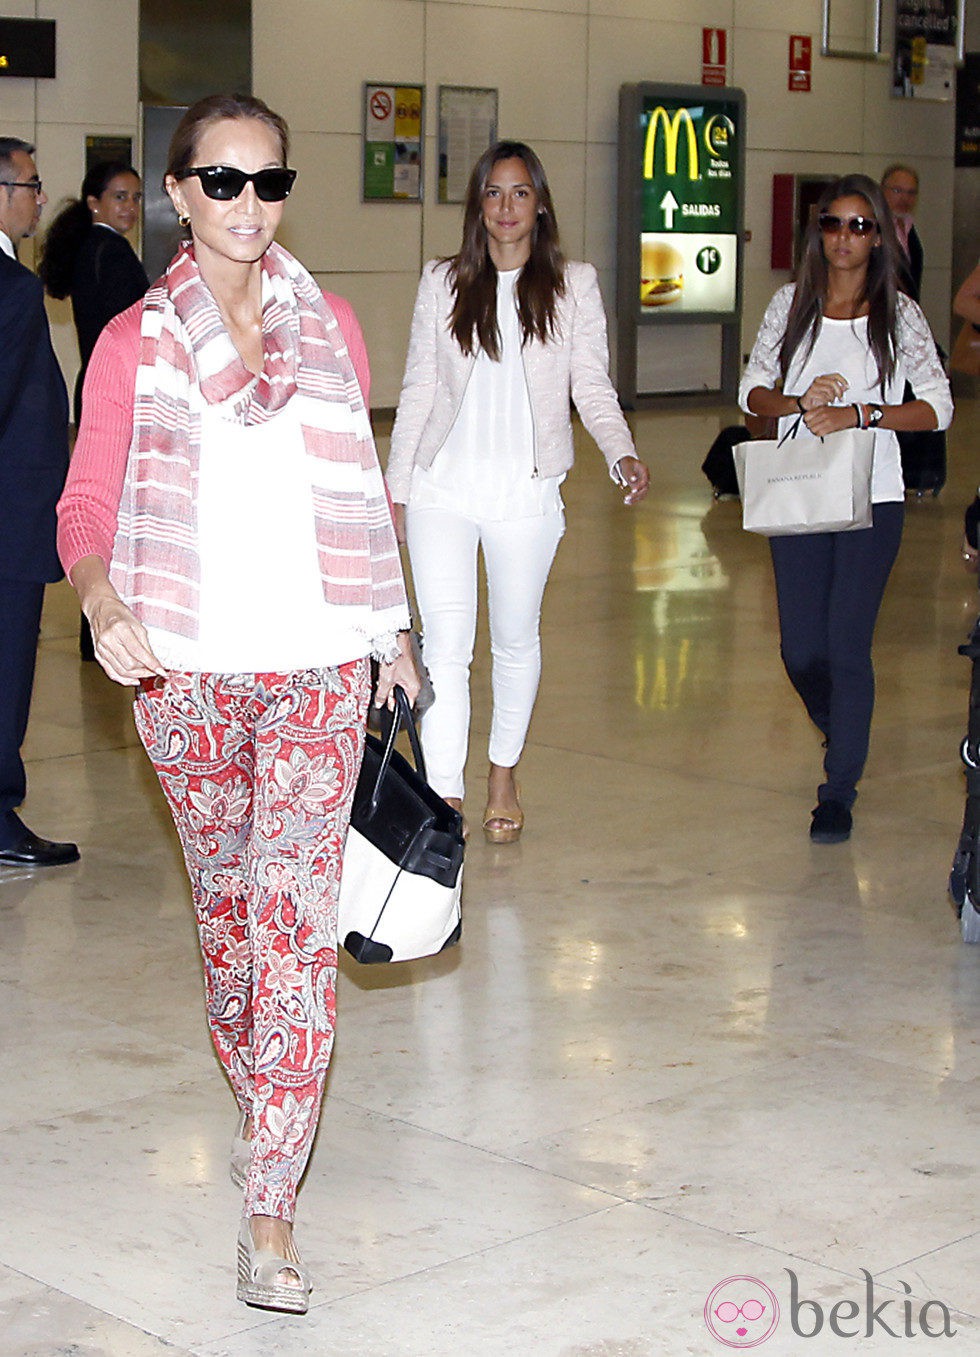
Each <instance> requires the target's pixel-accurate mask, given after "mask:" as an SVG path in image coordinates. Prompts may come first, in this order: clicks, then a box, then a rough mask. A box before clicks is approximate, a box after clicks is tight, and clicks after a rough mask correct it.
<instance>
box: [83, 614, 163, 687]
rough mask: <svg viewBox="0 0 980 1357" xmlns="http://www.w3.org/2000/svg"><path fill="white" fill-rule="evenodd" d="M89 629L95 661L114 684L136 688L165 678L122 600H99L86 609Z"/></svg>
mask: <svg viewBox="0 0 980 1357" xmlns="http://www.w3.org/2000/svg"><path fill="white" fill-rule="evenodd" d="M85 616H86V617H87V618H88V623H89V626H90V627H91V628H92V643H93V645H94V647H95V658H96V659H97V660H98V662H99V664H101V666H102V668H103V669H104V670H105V671H106V673H107V674H108V675H109V677H110V678H111V679H112V680H113V682H114V683H121V684H122V685H123V686H124V687H126V688H135V687H137V686H138V684H139V681H140V679H144V678H152V677H153V676H154V675H156V676H157V677H159V678H163V677H165V676H166V673H167V671H166V669H165V668H164V667H163V665H162V664H161V663H160V661H159V660H158V659H157V657H156V656H155V655H154V653H153V650H152V649H151V647H150V641H149V637H148V636H147V634H146V628H145V627H144V626H143V624H142V622H138V621H137V620H136V618H135V616H134V615H133V613H132V612H131V611H130V609H129V608H127V607H126V605H125V603H123V601H122V599H121V598H118V597H116V598H109V597H102V598H98V599H96V600H95V602H94V603H92V604H91V605H90V606H89V608H88V609H86V610H85Z"/></svg>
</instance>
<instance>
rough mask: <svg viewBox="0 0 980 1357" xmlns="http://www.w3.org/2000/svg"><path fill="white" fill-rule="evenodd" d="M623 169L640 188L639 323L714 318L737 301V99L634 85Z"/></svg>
mask: <svg viewBox="0 0 980 1357" xmlns="http://www.w3.org/2000/svg"><path fill="white" fill-rule="evenodd" d="M640 88H641V91H642V93H641V95H640V102H639V107H638V110H637V119H638V129H637V130H638V134H639V135H638V137H637V139H636V158H635V163H634V164H633V167H632V179H633V183H634V185H635V187H636V189H637V190H638V193H639V221H638V223H637V225H638V228H639V237H640V239H639V242H638V243H639V249H638V251H637V264H638V276H637V278H636V286H635V301H636V311H637V315H638V318H639V320H640V321H641V323H642V322H646V321H649V322H651V323H654V324H655V323H657V322H658V321H659V320H661V319H662V318H664V317H666V316H683V317H685V318H686V319H688V320H690V319H693V318H694V317H701V318H704V319H708V318H710V319H712V320H719V319H721V318H723V317H731V316H733V315H735V313H736V311H737V309H738V299H739V263H740V255H741V250H740V245H741V241H740V218H741V199H742V174H741V166H742V159H743V150H744V148H743V145H742V142H743V139H744V101H743V100H742V99H741V98H740V94H741V92H740V91H737V90H736V91H733V90H726V89H721V90H719V91H718V92H717V93H715V92H714V91H712V93H711V94H708V93H707V92H706V91H705V90H704V89H703V88H700V87H696V88H697V89H698V94H697V97H696V98H691V97H690V95H689V94H688V93H685V92H684V91H683V90H681V91H680V92H676V93H671V92H670V87H667V86H661V87H657V86H641V87H640Z"/></svg>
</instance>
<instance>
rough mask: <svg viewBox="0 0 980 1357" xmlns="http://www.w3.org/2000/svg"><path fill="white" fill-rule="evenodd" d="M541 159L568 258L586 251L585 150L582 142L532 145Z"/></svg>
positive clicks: (562, 244)
mask: <svg viewBox="0 0 980 1357" xmlns="http://www.w3.org/2000/svg"><path fill="white" fill-rule="evenodd" d="M532 145H533V147H534V150H535V151H537V153H538V155H539V156H540V157H541V163H542V164H543V165H544V168H545V173H546V174H547V176H548V183H549V184H550V186H551V196H552V199H553V201H554V204H555V214H556V216H557V217H558V229H559V231H560V233H561V246H562V250H563V251H564V252H565V254H566V255H567V256H568V258H569V259H582V258H584V251H585V210H586V202H585V147H584V146H583V145H582V144H581V143H579V142H546V141H537V142H534V143H532Z"/></svg>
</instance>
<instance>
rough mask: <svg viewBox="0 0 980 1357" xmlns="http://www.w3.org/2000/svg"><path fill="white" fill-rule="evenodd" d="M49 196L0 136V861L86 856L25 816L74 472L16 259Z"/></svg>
mask: <svg viewBox="0 0 980 1357" xmlns="http://www.w3.org/2000/svg"><path fill="white" fill-rule="evenodd" d="M46 202H47V198H46V196H45V194H44V193H43V192H42V190H41V181H40V179H39V178H38V173H37V166H36V165H35V164H34V147H33V146H30V145H28V144H27V142H24V141H20V140H18V139H17V138H14V137H0V866H3V865H4V864H6V865H10V864H15V865H17V866H28V867H53V866H57V865H58V864H60V863H64V862H75V861H76V860H77V858H78V849H77V847H76V846H75V844H73V843H53V842H51V841H50V840H49V839H42V838H39V837H38V835H36V834H34V833H33V832H32V831H31V830H30V829H28V828H27V826H26V825H25V824H24V822H23V821H22V820H21V819H20V817H19V816H18V815H17V807H18V806H19V805H20V804H21V802H22V801H23V800H24V797H25V795H26V794H27V778H26V774H25V772H24V762H23V759H22V758H21V754H20V747H21V745H22V744H23V742H24V736H25V734H26V732H27V718H28V714H29V712H30V705H31V689H32V687H33V684H34V663H35V658H36V654H37V639H38V633H39V631H40V625H41V604H42V602H43V601H44V586H45V584H46V583H47V582H48V581H50V580H57V579H60V578H61V573H62V572H61V567H60V565H59V563H58V557H57V552H56V551H55V506H56V504H57V502H58V496H59V495H60V494H61V491H62V488H63V487H64V483H65V473H66V471H67V469H68V394H67V392H66V390H65V382H64V378H63V377H62V375H61V369H60V368H59V367H58V361H57V359H56V358H55V355H54V349H53V348H52V346H51V334H50V331H49V329H48V320H47V315H46V314H45V310H44V291H43V288H42V286H41V283H40V281H39V280H38V279H37V278H36V277H35V276H34V274H33V273H31V271H30V269H26V268H24V266H23V265H22V264H21V263H19V262H18V259H17V247H18V245H19V244H20V242H21V241H22V240H24V239H25V238H26V237H27V236H32V235H33V234H34V232H35V231H36V230H37V224H38V220H39V218H40V216H41V209H42V207H43V206H44V204H45V203H46Z"/></svg>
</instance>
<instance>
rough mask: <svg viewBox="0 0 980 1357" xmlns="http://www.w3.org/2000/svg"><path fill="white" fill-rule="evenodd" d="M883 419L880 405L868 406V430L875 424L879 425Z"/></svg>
mask: <svg viewBox="0 0 980 1357" xmlns="http://www.w3.org/2000/svg"><path fill="white" fill-rule="evenodd" d="M884 417H885V412H884V410H883V409H882V408H881V406H880V405H869V406H868V428H869V429H873V428H874V427H875V425H876V424H880V423H881V421H882V420H883V419H884Z"/></svg>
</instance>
